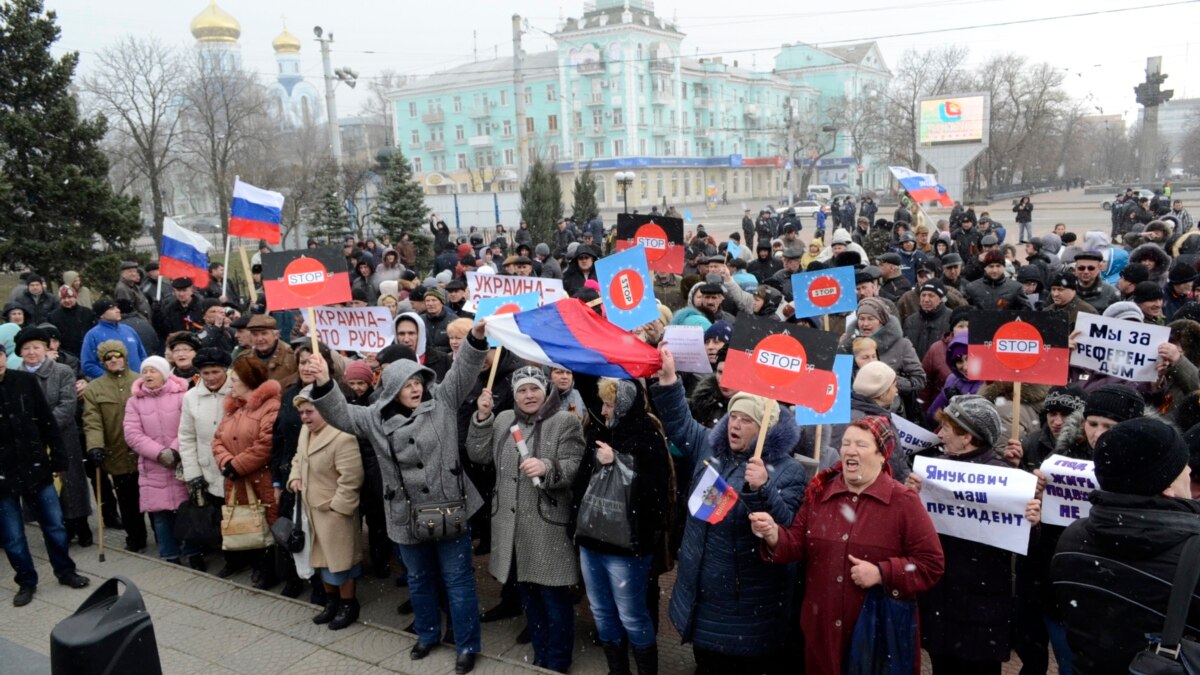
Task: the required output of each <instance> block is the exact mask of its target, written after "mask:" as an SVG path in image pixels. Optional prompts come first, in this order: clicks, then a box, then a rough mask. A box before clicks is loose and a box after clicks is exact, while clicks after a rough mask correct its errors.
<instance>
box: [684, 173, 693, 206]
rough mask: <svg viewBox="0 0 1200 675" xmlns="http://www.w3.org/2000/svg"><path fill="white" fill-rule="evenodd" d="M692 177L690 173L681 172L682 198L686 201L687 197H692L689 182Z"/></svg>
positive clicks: (690, 183)
mask: <svg viewBox="0 0 1200 675" xmlns="http://www.w3.org/2000/svg"><path fill="white" fill-rule="evenodd" d="M691 177H692V174H691V172H690V171H684V172H683V198H684V201H687V198H688V197H691V196H692V182H691V180H689V179H690V178H691Z"/></svg>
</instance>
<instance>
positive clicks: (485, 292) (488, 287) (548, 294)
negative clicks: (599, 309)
mask: <svg viewBox="0 0 1200 675" xmlns="http://www.w3.org/2000/svg"><path fill="white" fill-rule="evenodd" d="M466 276H467V304H466V306H465V307H464V308H463V309H464V310H466V311H468V312H473V311H475V307H476V306H477V305H478V304H479V300H480V299H481V298H505V297H508V296H512V295H523V294H525V293H537V294H538V296H539V297H541V302H540V303H538V306H539V307H540V306H542V305H548V304H550V303H552V302H558V301H559V300H562V299H563V298H565V297H567V294H566V292H565V291H564V290H563V285H562V280H561V279H543V278H542V277H511V276H508V275H507V274H480V273H478V272H467V273H466Z"/></svg>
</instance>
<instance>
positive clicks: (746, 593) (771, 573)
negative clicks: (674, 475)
mask: <svg viewBox="0 0 1200 675" xmlns="http://www.w3.org/2000/svg"><path fill="white" fill-rule="evenodd" d="M661 353H662V360H663V366H662V371H660V372H659V374H658V384H657V385H655V386H653V387H652V388H651V390H650V391H651V396H652V397H653V399H654V404H655V408H656V409H657V410H658V411H660V413H661V414H662V422H663V428H664V430H665V431H666V434H667V439H668V440H670V441H671V443H672V444H674V445H675V447H676V448H678V449H679V450H680V452H681V453H682V454H683V458H684V460H685V461H687V462H688V463H689V464H690V466H691V467H692V472H691V475H690V476H686V477H681V478H680V481H681V482H682V481H684V480H686V481H687V483H688V485H689V488H688V492H687V493H688V494H690V493H691V492H693V491H694V489H695V487H696V484H697V483H698V481H699V480H700V478H701V477H702V476H703V475H704V473H705V471H706V470H707V467H708V466H711V467H712V468H713V469H714V470H715V471H717V472H718V473H719V474H720V475H721V477H722V478H723V479H724V480H725V482H726V483H728V484H729V486H730V487H732V488H733V489H734V490H736V491H737V492H738V497H739V499H738V501H737V503H736V504H735V505H734V506H733V509H732V510H731V511H730V512H729V514H728V515H727V516H726V517H725V518H724V519H723V520H721V521H720V522H718V523H708V522H705V521H701V520H699V519H696V518H691V517H689V518H687V521H686V524H685V525H684V532H683V542H682V544H681V546H680V550H679V564H678V565H679V566H678V568H677V570H676V580H675V588H674V590H673V592H672V594H671V608H670V617H671V623H673V624H674V625H675V628H676V629H677V630H678V631H679V632H680V634H681V635H682V636H683V640H684V642H691V643H692V649H693V652H694V654H695V658H696V663H697V665H698V666H700V672H705V673H708V672H730V671H732V672H738V671H739V670H741V671H745V672H764V671H766V670H768V669H770V668H771V667H772V666H773V665H774V664H775V662H776V661H777V660H778V659H779V658H780V654H781V653H782V651H783V650H784V648H785V646H786V644H788V640H789V636H790V630H789V628H790V627H789V626H788V621H787V619H788V617H790V616H792V614H791V598H792V591H793V588H794V576H795V568H794V566H792V565H779V566H776V565H771V564H768V563H766V562H764V561H763V560H762V559H761V558H760V557H759V556H758V554H757V548H758V539H757V537H755V535H754V533H753V532H751V530H750V522H749V520H748V518H747V516H748V515H749V514H750V513H752V512H758V511H761V512H766V513H770V514H771V517H772V518H774V520H775V521H776V522H789V523H790V522H791V521H792V519H793V517H794V516H795V514H796V511H797V510H798V509H799V507H800V501H801V496H802V495H803V493H804V484H805V481H806V478H807V477H806V475H805V472H804V468H803V467H802V466H801V465H800V463H799V462H798V461H797V460H795V459H793V458H792V457H791V452H792V449H793V448H795V447H796V442H797V440H798V439H799V430H798V428H797V427H796V424H795V421H794V419H793V417H792V416H791V415H786V414H785V415H780V414H779V412H778V408H776V410H775V412H774V413H773V414H772V415H771V416H770V417H767V415H766V408H767V405H766V401H765V399H762V398H760V397H758V396H753V395H750V394H746V393H738V394H735V395H734V397H733V398H732V399H730V401H729V413H728V414H727V415H725V416H724V417H723V418H722V419H721V421H720V422H718V423H717V425H716V427H715V428H713V429H708V428H707V427H705V426H704V425H702V424H700V423H699V422H697V421H696V420H695V419H693V418H692V416H691V415H690V414H689V413H688V410H687V404H686V402H685V401H684V393H683V384H682V382H681V381H680V378H679V376H678V374H677V373H676V371H675V360H674V357H672V355H671V351H670V349H669V348H666V347H663V348H662V349H661ZM764 424H765V425H767V427H768V431H767V435H766V442H765V443H764V445H763V453H762V457H761V458H758V457H753V454H754V446H755V442H756V440H757V438H758V434H759V429H760V428H761V426H762V425H764ZM730 579H736V580H737V587H738V588H737V592H736V593H730V592H729V581H730ZM810 672H819V671H810Z"/></svg>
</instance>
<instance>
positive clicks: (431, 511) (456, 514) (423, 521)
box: [388, 443, 469, 542]
mask: <svg viewBox="0 0 1200 675" xmlns="http://www.w3.org/2000/svg"><path fill="white" fill-rule="evenodd" d="M388 452H389V453H390V454H391V455H392V466H393V467H394V468H395V470H396V480H397V481H398V482H399V483H400V490H401V491H402V492H403V493H404V501H406V502H408V531H409V534H411V535H412V537H413V539H416V540H417V541H420V542H426V541H442V540H444V539H454V538H455V537H458V536H459V535H462V534H466V532H467V523H468V520H469V518H468V516H467V488H466V486H464V485H463V478H462V474H463V469H462V466H459V467H458V471H457V472H455V471H451V472H450V473H453V474H454V476H455V477H456V478H457V479H458V492H459V494H460V495H462V496H461V497H460V498H458V499H451V500H448V501H443V502H428V503H426V504H422V505H421V506H417V505H416V504H413V501H412V497H411V496H409V494H408V487H407V486H406V485H405V484H404V473H403V472H402V471H400V460H399V458H397V457H396V451H395V449H393V448H392V446H391V443H389V444H388Z"/></svg>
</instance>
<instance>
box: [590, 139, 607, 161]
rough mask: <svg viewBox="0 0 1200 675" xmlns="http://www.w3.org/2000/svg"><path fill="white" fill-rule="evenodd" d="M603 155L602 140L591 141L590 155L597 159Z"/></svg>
mask: <svg viewBox="0 0 1200 675" xmlns="http://www.w3.org/2000/svg"><path fill="white" fill-rule="evenodd" d="M603 156H604V141H596V142H595V143H592V157H594V158H596V159H599V158H601V157H603Z"/></svg>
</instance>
